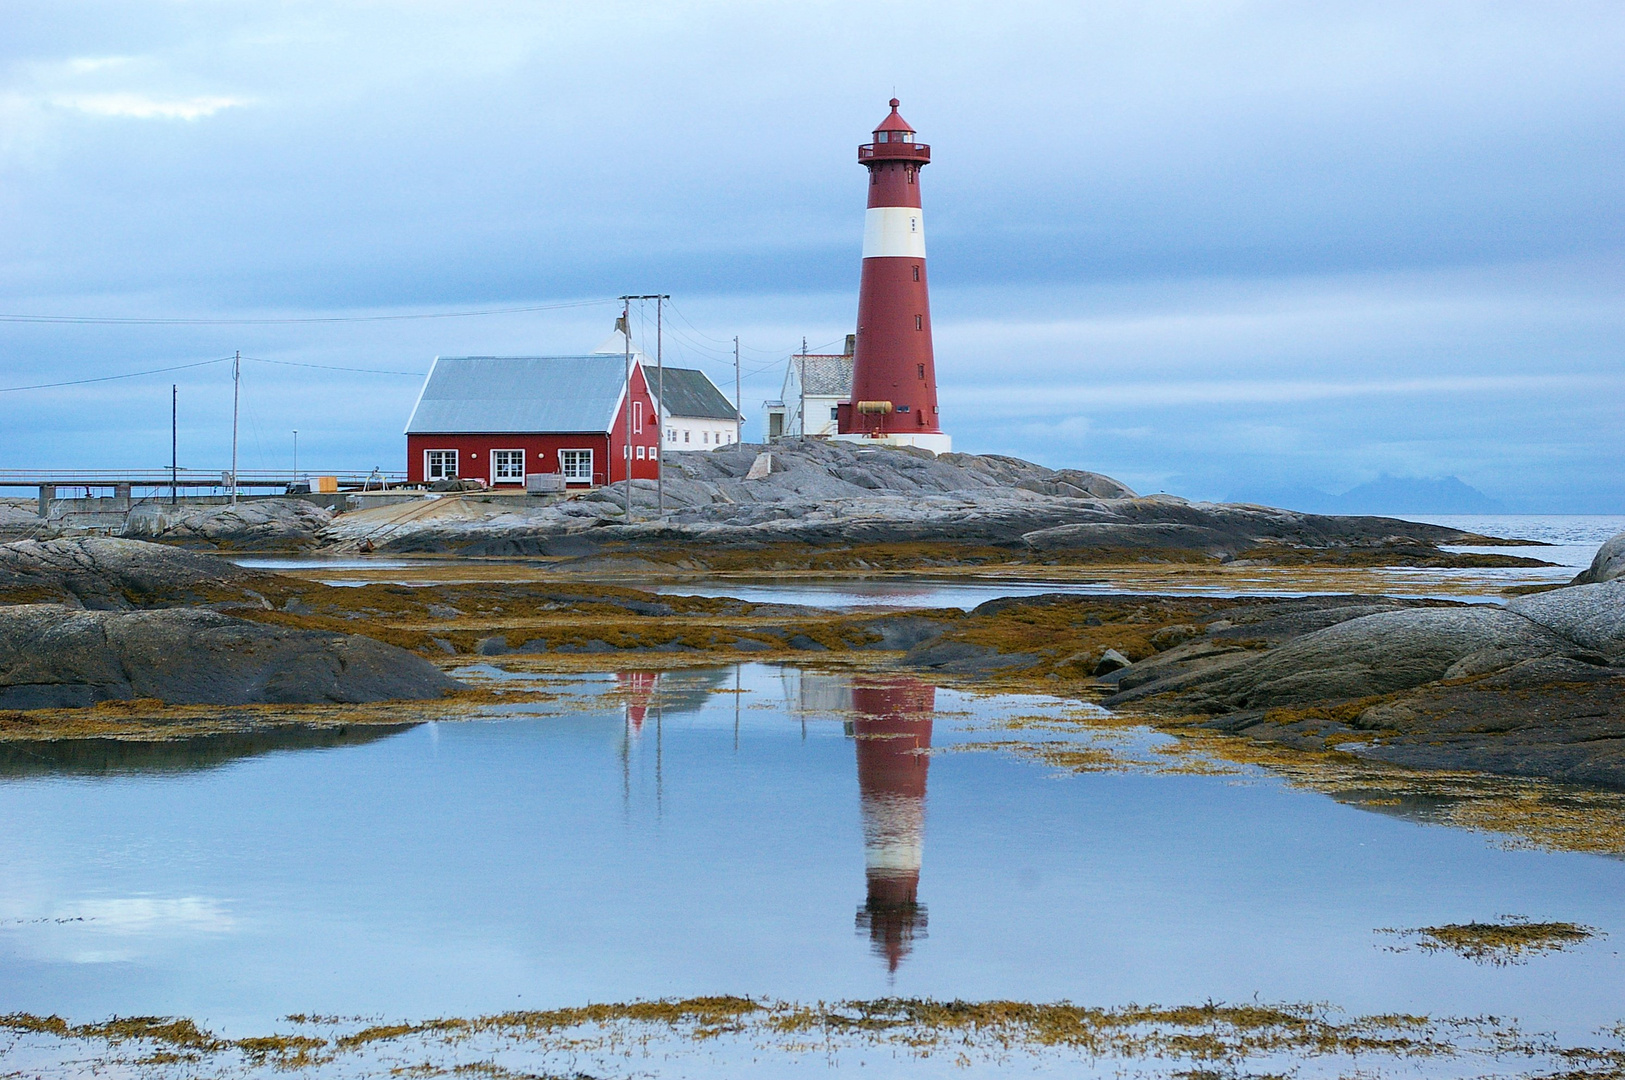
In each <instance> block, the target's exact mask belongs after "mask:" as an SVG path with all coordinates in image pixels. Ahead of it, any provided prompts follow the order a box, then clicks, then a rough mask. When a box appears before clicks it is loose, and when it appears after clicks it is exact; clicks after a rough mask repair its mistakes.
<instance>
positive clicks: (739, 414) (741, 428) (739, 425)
mask: <svg viewBox="0 0 1625 1080" xmlns="http://www.w3.org/2000/svg"><path fill="white" fill-rule="evenodd" d="M739 401H740V393H739V338H738V336H735V337H734V417H735V419H734V433H735V440H734V441H736V442H737V441H739V438H738V437H739V436H741V435H743V434H744V433H745V412H744V410H743V409H741V408H740V407H739Z"/></svg>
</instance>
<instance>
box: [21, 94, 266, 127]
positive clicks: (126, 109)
mask: <svg viewBox="0 0 1625 1080" xmlns="http://www.w3.org/2000/svg"><path fill="white" fill-rule="evenodd" d="M49 100H50V103H51V104H52V105H54V106H56V107H57V108H59V109H75V110H77V111H79V112H83V113H89V114H91V115H92V116H113V117H126V118H129V119H134V120H201V119H203V118H205V117H209V116H213V115H214V114H215V113H217V112H220V111H221V110H222V109H237V108H242V107H243V106H245V105H251V104H253V101H252V100H251V99H249V98H240V97H221V96H215V95H201V96H198V97H187V98H158V97H150V96H148V95H146V94H137V93H130V92H123V93H112V94H62V95H58V96H55V97H52V98H50V99H49Z"/></svg>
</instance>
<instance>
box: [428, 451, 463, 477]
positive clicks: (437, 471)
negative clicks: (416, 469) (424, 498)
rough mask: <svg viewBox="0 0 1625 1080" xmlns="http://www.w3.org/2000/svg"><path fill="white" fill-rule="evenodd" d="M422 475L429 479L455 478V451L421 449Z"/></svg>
mask: <svg viewBox="0 0 1625 1080" xmlns="http://www.w3.org/2000/svg"><path fill="white" fill-rule="evenodd" d="M423 476H424V479H426V480H429V481H434V480H455V479H457V451H455V450H425V451H423Z"/></svg>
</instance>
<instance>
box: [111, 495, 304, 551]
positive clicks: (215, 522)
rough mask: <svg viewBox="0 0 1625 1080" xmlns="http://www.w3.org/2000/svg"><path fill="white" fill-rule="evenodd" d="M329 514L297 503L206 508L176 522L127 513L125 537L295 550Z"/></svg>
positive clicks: (273, 501) (153, 515)
mask: <svg viewBox="0 0 1625 1080" xmlns="http://www.w3.org/2000/svg"><path fill="white" fill-rule="evenodd" d="M332 520H333V512H332V511H331V510H328V509H326V508H324V507H321V506H317V505H316V504H314V503H310V502H306V501H304V500H303V499H254V500H250V501H245V502H239V503H237V504H236V505H235V506H231V505H226V506H210V507H207V508H205V509H202V510H195V511H193V512H191V513H188V514H185V515H183V516H181V517H179V518H172V517H169V516H167V515H166V514H164V513H163V510H162V508H161V507H159V508H156V509H154V510H152V511H151V512H149V513H146V514H141V513H132V514H131V515H130V523H129V525H128V526H127V528H126V530H125V535H126V536H130V537H144V538H150V539H153V540H159V541H162V542H163V543H166V544H180V545H183V546H187V547H207V548H213V549H220V550H230V551H299V550H303V549H305V548H308V547H310V546H312V545H313V544H314V543H315V541H316V534H317V533H318V532H320V531H321V530H322V529H324V528H326V526H327V524H328V523H329V522H330V521H332Z"/></svg>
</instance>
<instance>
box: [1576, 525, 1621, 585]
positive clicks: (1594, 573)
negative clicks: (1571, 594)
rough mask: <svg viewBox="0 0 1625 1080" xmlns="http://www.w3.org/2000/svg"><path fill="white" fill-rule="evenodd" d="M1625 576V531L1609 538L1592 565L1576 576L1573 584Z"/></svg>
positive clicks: (1593, 582) (1595, 582) (1597, 581)
mask: <svg viewBox="0 0 1625 1080" xmlns="http://www.w3.org/2000/svg"><path fill="white" fill-rule="evenodd" d="M1620 577H1625V533H1620V534H1619V535H1618V536H1615V537H1612V538H1611V539H1609V540H1607V541H1606V542H1605V543H1604V544H1603V545H1602V546H1601V547H1599V548H1598V549H1597V554H1596V556H1595V557H1594V558H1593V559H1592V560H1591V565H1590V566H1588V567H1587V568H1586V569H1584V570H1582V571H1580V573H1579V574H1578V575H1576V576H1575V578H1574V580H1573V581H1571V582H1570V583H1569V584H1571V585H1597V584H1601V583H1602V582H1604V581H1614V580H1615V579H1617V578H1620Z"/></svg>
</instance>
